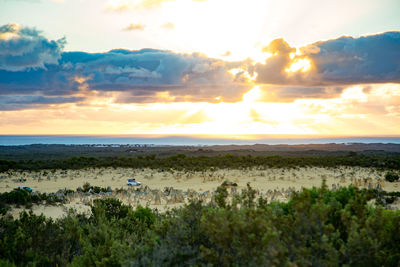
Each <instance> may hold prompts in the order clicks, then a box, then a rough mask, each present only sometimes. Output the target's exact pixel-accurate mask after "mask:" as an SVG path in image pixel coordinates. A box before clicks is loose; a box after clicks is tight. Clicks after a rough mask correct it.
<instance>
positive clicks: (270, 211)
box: [0, 184, 400, 266]
mask: <svg viewBox="0 0 400 267" xmlns="http://www.w3.org/2000/svg"><path fill="white" fill-rule="evenodd" d="M226 190H227V188H226V187H225V186H221V187H220V188H218V190H217V194H216V195H215V198H214V201H211V202H210V203H207V204H205V203H202V202H201V201H193V202H191V203H190V204H187V205H184V206H183V207H180V208H176V209H173V210H170V211H166V212H163V213H159V212H157V211H156V210H151V209H149V208H144V207H141V206H138V207H137V208H136V209H132V208H131V207H130V206H128V205H124V204H123V203H122V202H120V201H119V200H117V199H112V198H111V199H102V200H97V201H94V202H93V204H92V206H91V213H90V214H78V213H77V212H74V211H72V210H71V211H70V212H69V213H68V215H67V216H66V217H64V218H62V219H58V220H52V219H49V218H46V217H44V216H37V215H34V214H33V213H26V212H23V213H21V214H20V216H19V218H17V219H13V218H12V217H10V216H3V217H1V218H0V255H1V260H0V264H1V265H2V266H15V265H16V266H56V265H58V266H66V265H71V266H177V265H178V266H206V265H207V266H310V265H318V266H322V265H323V266H338V265H351V266H361V265H364V266H398V264H399V263H400V212H399V211H394V210H389V209H386V208H385V206H384V205H383V204H380V203H382V201H378V199H379V192H377V191H376V190H368V189H362V190H360V189H358V188H356V187H353V186H349V187H342V188H340V189H338V190H329V189H328V188H327V186H326V185H325V184H323V185H322V186H321V187H320V188H315V187H314V188H311V189H304V190H302V191H301V192H299V193H296V192H294V193H293V194H292V196H291V198H290V199H289V201H288V202H286V203H283V202H268V201H267V200H265V199H263V198H262V197H260V198H257V197H256V191H255V190H254V189H253V188H251V187H250V185H248V186H247V188H246V189H244V190H242V192H241V193H240V194H237V196H235V197H234V198H228V197H227V195H228V194H227V191H226ZM373 199H376V201H373ZM371 201H372V202H371ZM374 203H375V204H374Z"/></svg>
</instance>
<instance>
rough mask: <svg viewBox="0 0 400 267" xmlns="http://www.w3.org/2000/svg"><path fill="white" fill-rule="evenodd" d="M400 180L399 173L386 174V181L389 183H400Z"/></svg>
mask: <svg viewBox="0 0 400 267" xmlns="http://www.w3.org/2000/svg"><path fill="white" fill-rule="evenodd" d="M399 178H400V177H399V175H398V174H397V173H394V172H387V173H386V174H385V180H386V181H388V182H391V183H393V182H395V181H398V180H399Z"/></svg>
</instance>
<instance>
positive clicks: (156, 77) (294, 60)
mask: <svg viewBox="0 0 400 267" xmlns="http://www.w3.org/2000/svg"><path fill="white" fill-rule="evenodd" d="M398 14H400V2H399V1H398V0H335V1H320V0H319V1H316V0H280V1H271V0H246V1H238V0H0V134H4V135H19V134H20V135H27V134H32V135H35V134H38V135H43V134H55V135H69V134H77V135H85V134H88V135H130V134H139V135H143V134H158V135H177V134H183V135H242V136H243V135H257V134H262V135H280V134H292V135H313V136H400V16H399V15H398Z"/></svg>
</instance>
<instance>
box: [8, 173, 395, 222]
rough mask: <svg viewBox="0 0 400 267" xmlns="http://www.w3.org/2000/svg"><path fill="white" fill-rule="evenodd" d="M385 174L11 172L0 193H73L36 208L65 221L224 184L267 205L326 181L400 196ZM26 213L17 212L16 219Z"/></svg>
mask: <svg viewBox="0 0 400 267" xmlns="http://www.w3.org/2000/svg"><path fill="white" fill-rule="evenodd" d="M384 175H385V172H382V171H379V170H377V169H374V168H361V167H343V166H341V167H335V168H319V167H302V168H292V169H288V168H263V167H259V168H251V169H245V170H234V169H218V170H208V171H204V172H192V171H173V170H172V171H161V170H154V169H132V168H90V169H81V170H54V171H50V170H40V171H8V172H4V173H0V192H6V191H11V190H12V189H13V188H16V187H18V186H28V187H31V188H32V189H33V190H34V191H35V192H43V193H44V192H45V193H55V192H61V191H63V190H64V191H66V190H73V191H75V193H73V194H70V195H69V196H68V198H67V201H66V203H65V204H63V205H60V206H55V207H54V206H48V207H47V206H45V207H43V205H41V206H34V207H33V208H32V209H33V211H34V213H37V214H40V213H43V214H45V215H46V216H50V217H53V218H57V217H61V216H62V215H64V214H65V213H66V211H67V210H68V209H69V208H74V209H76V210H78V211H80V212H89V210H90V209H89V205H90V204H92V203H93V200H94V199H99V198H108V197H114V198H118V199H120V200H121V201H122V202H124V203H125V204H129V205H131V206H137V205H142V206H149V207H150V208H156V209H158V210H165V209H168V208H173V207H177V206H181V205H183V204H185V203H188V202H189V200H190V199H199V200H202V201H204V202H209V201H212V199H213V196H214V194H215V191H216V190H217V188H218V186H220V185H221V184H222V183H223V182H225V181H228V182H229V184H230V185H234V186H229V189H228V192H229V193H230V197H232V196H233V195H235V194H237V193H239V192H240V191H241V190H242V189H245V188H246V187H247V184H248V183H249V184H250V185H251V187H252V188H253V189H255V190H256V191H257V195H258V196H262V197H264V198H266V199H268V200H269V201H271V200H280V201H287V199H288V198H289V196H290V194H291V192H295V191H297V192H298V191H300V190H301V189H302V188H311V187H313V186H317V187H318V186H321V185H322V181H323V180H325V181H326V185H327V186H328V188H330V189H333V190H335V189H338V188H340V187H343V186H348V185H354V186H357V187H359V188H369V189H375V188H379V189H383V190H385V191H398V188H399V187H400V182H394V183H389V182H386V181H385V180H384ZM130 178H135V179H136V180H137V181H140V182H141V183H142V185H141V186H140V187H132V186H128V185H127V184H126V182H127V179H130ZM85 183H89V184H90V185H92V186H99V187H102V188H109V189H110V192H108V193H102V194H84V193H82V192H79V190H78V192H77V191H76V190H77V188H79V187H81V188H82V186H83V185H84V184H85ZM21 210H22V209H21V208H19V209H14V210H13V214H14V215H16V214H18V213H19V212H20V211H21Z"/></svg>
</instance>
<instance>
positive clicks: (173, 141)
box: [0, 135, 400, 146]
mask: <svg viewBox="0 0 400 267" xmlns="http://www.w3.org/2000/svg"><path fill="white" fill-rule="evenodd" d="M333 143H336V144H354V143H363V144H371V143H381V144H400V136H398V137H315V136H303V137H302V136H292V135H281V136H269V135H258V136H254V135H253V136H233V137H231V136H230V137H223V136H222V137H221V136H218V137H208V136H179V135H175V136H154V135H151V136H145V135H141V136H137V135H135V136H88V135H85V136H77V135H76V136H75V135H73V136H71V135H70V136H61V135H0V146H19V145H34V144H48V145H51V144H64V145H92V146H137V145H146V146H211V145H254V144H267V145H278V144H286V145H298V144H333Z"/></svg>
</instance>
